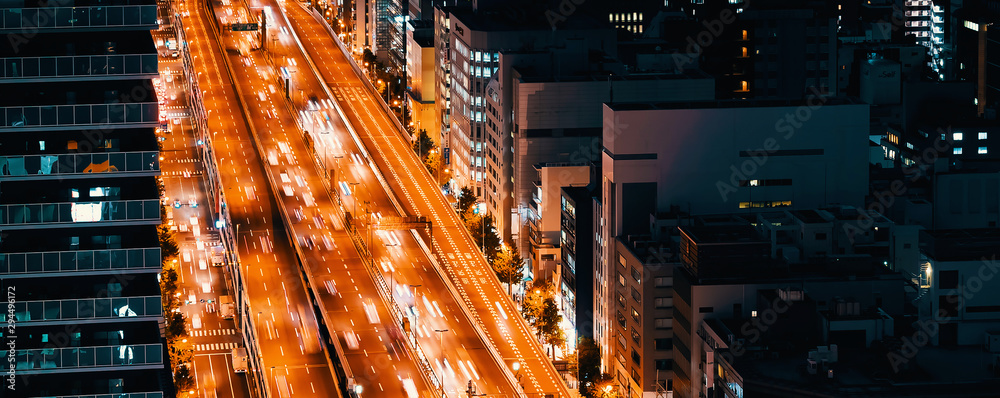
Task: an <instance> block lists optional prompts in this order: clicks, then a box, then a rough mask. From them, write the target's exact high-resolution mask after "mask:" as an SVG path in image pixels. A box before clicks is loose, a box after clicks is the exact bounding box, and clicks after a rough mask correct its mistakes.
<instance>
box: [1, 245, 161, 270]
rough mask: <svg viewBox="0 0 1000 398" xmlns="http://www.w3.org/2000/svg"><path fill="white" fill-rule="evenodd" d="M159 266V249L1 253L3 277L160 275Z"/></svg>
mask: <svg viewBox="0 0 1000 398" xmlns="http://www.w3.org/2000/svg"><path fill="white" fill-rule="evenodd" d="M161 265H162V264H161V259H160V248H159V247H153V248H146V249H111V250H79V251H57V252H26V253H4V254H0V275H3V276H4V278H17V277H19V276H24V277H36V276H39V275H52V276H67V275H87V274H101V273H111V272H114V273H122V272H125V271H128V270H132V271H136V272H141V271H145V272H159V270H160V266H161Z"/></svg>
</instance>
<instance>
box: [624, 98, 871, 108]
mask: <svg viewBox="0 0 1000 398" xmlns="http://www.w3.org/2000/svg"><path fill="white" fill-rule="evenodd" d="M811 101H815V100H808V99H805V100H801V99H750V100H742V99H726V100H705V101H676V102H628V103H622V102H618V103H614V104H608V107H609V108H611V110H614V111H651V110H668V109H707V108H774V107H792V106H803V105H808V104H809V103H810V102H811ZM859 104H862V103H861V102H858V100H856V99H853V98H844V97H827V98H826V102H824V105H859ZM814 105H815V103H814Z"/></svg>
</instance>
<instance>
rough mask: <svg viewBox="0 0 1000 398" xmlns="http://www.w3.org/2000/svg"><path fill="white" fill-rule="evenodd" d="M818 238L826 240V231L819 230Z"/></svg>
mask: <svg viewBox="0 0 1000 398" xmlns="http://www.w3.org/2000/svg"><path fill="white" fill-rule="evenodd" d="M816 240H826V233H825V232H817V233H816Z"/></svg>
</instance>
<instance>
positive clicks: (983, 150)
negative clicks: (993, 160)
mask: <svg viewBox="0 0 1000 398" xmlns="http://www.w3.org/2000/svg"><path fill="white" fill-rule="evenodd" d="M979 154H980V155H985V154H986V147H984V146H981V147H979Z"/></svg>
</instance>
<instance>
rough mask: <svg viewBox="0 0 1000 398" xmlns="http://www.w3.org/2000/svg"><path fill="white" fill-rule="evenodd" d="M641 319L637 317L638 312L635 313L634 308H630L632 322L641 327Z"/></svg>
mask: <svg viewBox="0 0 1000 398" xmlns="http://www.w3.org/2000/svg"><path fill="white" fill-rule="evenodd" d="M641 319H642V318H641V317H640V316H639V311H636V310H635V307H632V320H634V321H635V323H638V324H640V325H642V320H641Z"/></svg>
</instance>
